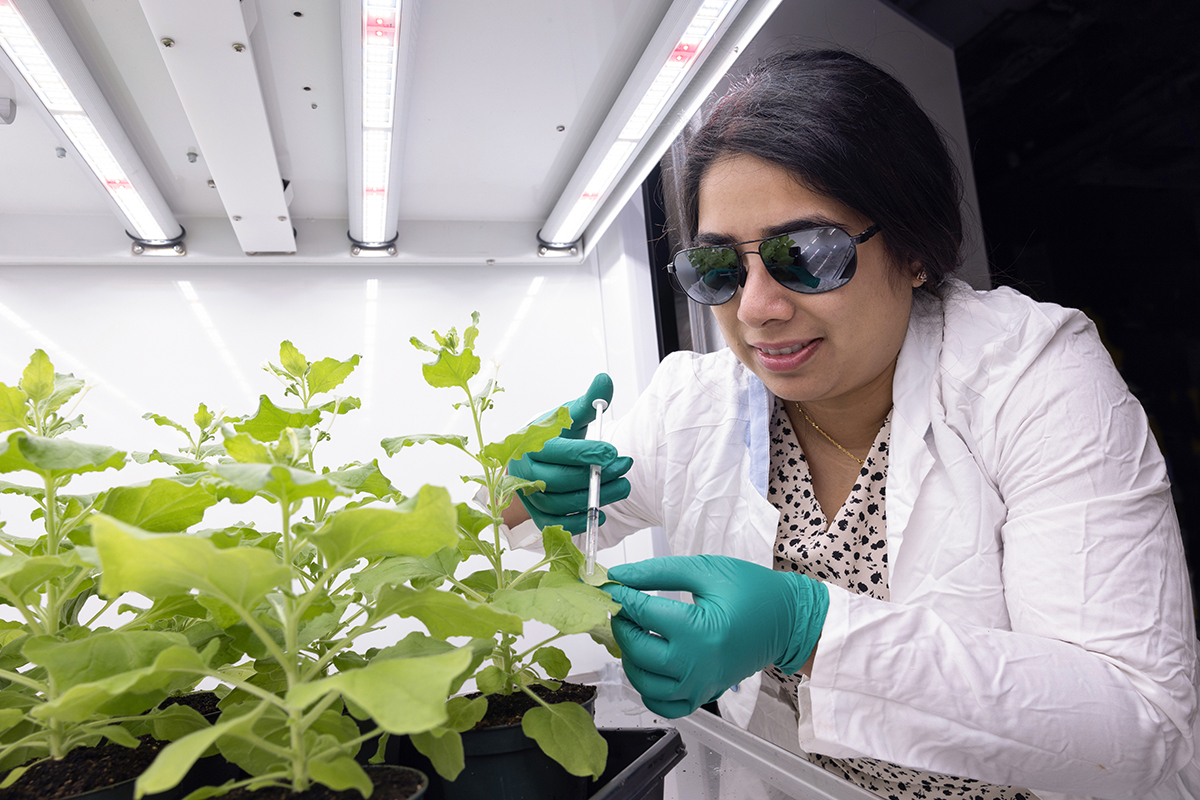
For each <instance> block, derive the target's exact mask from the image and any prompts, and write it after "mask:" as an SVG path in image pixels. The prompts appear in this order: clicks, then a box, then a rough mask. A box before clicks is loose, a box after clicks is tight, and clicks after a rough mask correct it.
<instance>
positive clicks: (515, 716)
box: [467, 683, 596, 730]
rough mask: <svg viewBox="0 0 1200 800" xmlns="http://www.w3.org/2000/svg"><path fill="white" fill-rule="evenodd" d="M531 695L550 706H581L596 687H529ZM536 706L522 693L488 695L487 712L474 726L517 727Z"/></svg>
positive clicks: (593, 694)
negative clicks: (569, 704)
mask: <svg viewBox="0 0 1200 800" xmlns="http://www.w3.org/2000/svg"><path fill="white" fill-rule="evenodd" d="M529 688H530V689H531V690H533V693H534V694H536V695H537V696H538V697H540V698H542V699H543V700H545V701H546V702H547V703H550V704H551V705H553V704H555V703H579V705H583V704H585V703H587V702H588V701H590V700H591V699H592V698H594V697H595V696H596V687H595V686H588V685H586V684H582V683H564V684H563V685H562V686H560V687H559V688H558V690H557V691H553V690H550V689H547V688H546V687H545V686H538V685H534V686H530V687H529ZM479 694H480V693H479V692H474V693H472V694H469V695H467V697H469V698H472V699H474V698H476V697H479ZM535 705H537V701H536V700H534V699H533V698H532V697H530V696H529V695H527V694H525V693H524V692H513V693H512V694H509V695H504V694H492V695H488V710H487V714H485V715H484V717H483V719H481V720H479V722H478V724H476V725H475V730H479V729H480V728H498V727H500V726H502V725H518V724H520V722H521V717H522V716H524V714H525V712H526V711H528V710H529V709H531V708H533V707H534V706H535Z"/></svg>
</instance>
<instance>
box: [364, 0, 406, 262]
mask: <svg viewBox="0 0 1200 800" xmlns="http://www.w3.org/2000/svg"><path fill="white" fill-rule="evenodd" d="M399 21H400V3H399V2H398V0H363V27H362V30H363V38H362V174H363V197H362V206H363V211H362V217H363V220H362V231H363V232H362V236H363V238H362V240H361V241H363V242H383V241H384V240H385V239H386V238H387V206H388V189H389V187H388V175H389V172H390V170H391V160H392V136H393V135H394V134H393V131H392V126H393V124H394V123H395V120H396V62H397V61H398V60H399V55H400V53H399V42H400V36H399V25H398V23H399Z"/></svg>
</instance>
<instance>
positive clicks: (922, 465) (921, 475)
mask: <svg viewBox="0 0 1200 800" xmlns="http://www.w3.org/2000/svg"><path fill="white" fill-rule="evenodd" d="M940 318H941V309H940V305H939V306H937V307H933V308H920V307H918V306H916V305H914V308H913V314H912V317H911V319H910V320H909V326H908V333H907V335H906V336H905V338H904V344H903V346H902V347H901V348H900V355H899V357H898V359H897V361H896V376H895V378H894V379H893V382H892V438H891V443H890V444H889V451H890V452H889V454H888V477H887V545H888V564H889V565H895V564H896V558H897V555H898V554H899V552H900V547H901V544H902V542H903V541H904V537H905V532H906V529H907V527H908V521H909V519H910V518H911V517H912V512H913V506H914V505H915V504H916V501H917V494H918V492H919V491H920V488H921V483H922V482H923V481H924V480H925V476H926V475H928V474H929V470H930V468H931V467H932V466H933V462H934V455H933V452H932V450H931V443H932V433H931V430H930V418H931V406H932V404H933V399H934V398H933V393H934V392H935V391H936V386H935V380H934V378H935V375H936V372H937V366H938V357H939V355H940V353H941V345H942V324H941V319H940ZM889 582H890V583H891V593H892V599H893V600H896V599H898V597H897V595H898V594H899V595H900V596H903V595H904V587H903V586H897V584H896V576H895V575H892V576H890V578H889Z"/></svg>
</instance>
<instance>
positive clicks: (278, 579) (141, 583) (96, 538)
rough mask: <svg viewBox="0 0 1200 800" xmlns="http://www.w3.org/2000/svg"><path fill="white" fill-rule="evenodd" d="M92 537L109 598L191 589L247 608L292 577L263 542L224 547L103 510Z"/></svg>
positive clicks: (156, 595) (102, 586) (104, 591)
mask: <svg viewBox="0 0 1200 800" xmlns="http://www.w3.org/2000/svg"><path fill="white" fill-rule="evenodd" d="M92 541H93V542H94V543H95V546H96V550H97V551H98V552H99V554H100V560H101V562H102V563H103V565H104V572H103V576H102V579H101V584H100V593H101V594H102V595H103V596H105V597H108V598H113V597H117V596H118V595H120V594H122V593H123V592H140V593H141V594H143V595H145V596H147V597H149V598H151V599H156V598H160V597H169V596H172V595H180V594H187V593H188V592H190V591H191V590H193V589H195V590H198V591H200V592H201V593H203V594H208V595H210V596H212V597H216V598H218V599H220V600H223V601H232V602H233V603H235V604H237V605H239V606H240V607H241V608H243V609H247V610H249V609H253V608H254V607H255V606H257V605H258V603H259V601H260V600H262V599H263V598H264V597H265V596H266V594H267V592H269V591H271V590H272V589H275V588H277V587H280V586H288V585H289V584H290V582H291V577H292V573H291V570H289V569H288V568H287V567H285V566H283V565H282V564H280V563H279V562H278V560H277V559H276V557H275V555H274V553H270V552H267V551H266V550H263V549H262V548H259V547H237V548H232V549H224V550H223V549H221V548H218V547H217V546H216V545H214V544H213V543H212V542H211V541H208V540H207V539H201V538H197V537H193V536H188V535H186V534H153V533H146V532H145V531H141V530H138V529H137V528H135V527H133V526H131V525H126V524H125V523H123V522H120V521H119V520H115V519H113V518H112V517H108V516H106V515H104V514H97V515H96V516H95V517H93V522H92Z"/></svg>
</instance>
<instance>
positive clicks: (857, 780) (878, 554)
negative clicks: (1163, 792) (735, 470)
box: [766, 399, 1035, 800]
mask: <svg viewBox="0 0 1200 800" xmlns="http://www.w3.org/2000/svg"><path fill="white" fill-rule="evenodd" d="M891 432H892V417H891V414H890V413H889V414H888V416H887V418H886V419H885V420H884V422H883V427H881V428H880V429H879V434H878V435H877V436H876V437H875V442H874V444H873V445H872V446H871V452H870V454H869V455H868V456H867V459H866V464H865V465H864V466H863V468H862V471H861V472H860V473H859V480H858V482H857V483H855V484H854V488H852V489H851V490H850V495H849V496H848V497H847V498H846V502H845V504H844V505H843V506H842V507H841V508H840V509H839V510H838V511H837V513H836V514H835V515H834V518H833V519H832V520H826V519H825V513H824V512H823V511H822V510H821V506H820V504H819V503H818V502H817V496H816V494H815V493H814V492H813V486H812V476H811V475H810V474H809V471H808V462H807V461H806V460H805V458H804V452H803V451H802V450H801V448H800V442H799V440H798V439H797V438H796V432H795V431H794V430H792V423H791V421H790V420H789V419H788V416H787V411H786V410H785V408H784V404H783V401H782V400H779V399H776V400H775V408H774V410H773V412H772V414H771V471H770V476H769V481H768V487H767V496H768V499H769V500H770V501H771V503H772V504H774V505H775V507H776V508H778V509H779V510H780V511H781V512H782V513H781V515H780V519H779V534H778V536H777V537H776V540H775V553H774V556H775V569H778V570H791V571H793V572H800V573H803V574H805V575H810V576H812V577H813V578H816V579H817V580H820V581H823V582H825V583H828V584H832V585H834V586H840V587H842V588H844V589H848V590H849V591H851V592H855V593H857V594H865V595H868V596H870V597H874V598H876V599H879V600H884V601H886V600H889V599H890V596H889V593H888V562H887V510H886V499H887V469H888V443H889V441H890V439H891ZM766 674H767V676H768V677H769V678H773V679H775V680H777V681H779V682H781V683H782V684H783V685H784V688H785V689H786V690H787V691H786V694H787V695H788V697H789V698H791V700H792V704H793V705H794V706H795V705H797V700H796V687H797V686H798V685H799V683H800V675H799V674H796V675H793V676H790V677H789V676H785V675H784V674H783V673H782V672H780V671H779V670H778V669H776V668H775V667H769V668H768V669H767V670H766ZM808 758H809V760H810V761H812V762H813V763H815V764H819V765H821V766H822V767H824V768H825V769H826V770H827V771H829V772H832V773H833V774H835V775H838V776H839V777H841V778H844V779H845V780H848V781H850V782H851V783H854V784H856V785H858V786H861V787H862V788H864V789H866V790H867V791H869V792H872V793H874V794H876V795H878V796H880V797H886V798H889V800H910V799H911V798H917V799H918V800H924V799H925V798H955V797H957V798H972V800H1034V798H1035V795H1033V794H1032V793H1030V792H1029V791H1028V790H1027V789H1017V788H1013V787H1011V786H992V785H990V784H985V783H981V782H980V781H976V780H972V779H970V778H956V777H951V776H948V775H938V774H936V773H932V772H922V771H920V770H915V769H908V768H906V767H901V766H898V765H896V764H889V763H887V762H885V761H877V760H875V759H871V758H845V759H843V758H830V757H828V756H823V755H818V754H816V753H810V754H809V755H808Z"/></svg>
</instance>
